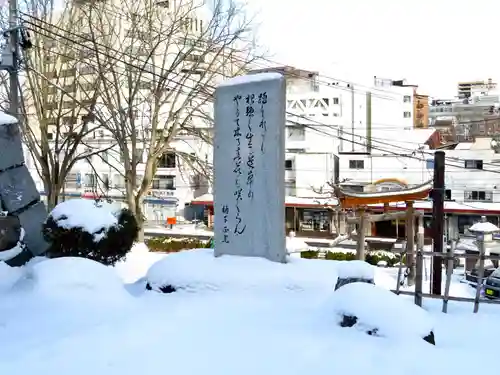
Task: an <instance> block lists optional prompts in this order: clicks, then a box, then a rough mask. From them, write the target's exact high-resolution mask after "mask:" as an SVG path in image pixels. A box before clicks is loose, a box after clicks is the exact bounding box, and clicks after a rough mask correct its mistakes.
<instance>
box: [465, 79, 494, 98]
mask: <svg viewBox="0 0 500 375" xmlns="http://www.w3.org/2000/svg"><path fill="white" fill-rule="evenodd" d="M496 90H497V84H496V83H495V82H493V80H492V79H491V78H488V80H487V81H468V82H459V83H458V84H457V97H458V98H459V99H468V98H470V97H473V96H477V95H479V96H484V95H490V92H491V91H496Z"/></svg>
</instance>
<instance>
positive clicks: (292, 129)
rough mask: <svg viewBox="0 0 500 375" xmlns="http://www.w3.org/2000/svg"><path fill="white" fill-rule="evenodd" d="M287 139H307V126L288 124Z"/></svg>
mask: <svg viewBox="0 0 500 375" xmlns="http://www.w3.org/2000/svg"><path fill="white" fill-rule="evenodd" d="M286 133H287V140H289V141H292V142H293V141H305V140H306V128H305V127H304V126H287V127H286Z"/></svg>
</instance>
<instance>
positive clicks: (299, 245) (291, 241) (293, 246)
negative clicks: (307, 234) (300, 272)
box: [286, 237, 309, 254]
mask: <svg viewBox="0 0 500 375" xmlns="http://www.w3.org/2000/svg"><path fill="white" fill-rule="evenodd" d="M308 249H309V245H308V244H307V243H305V242H304V241H302V240H301V239H300V238H297V237H286V251H287V252H288V253H289V254H290V253H300V252H302V251H307V250H308Z"/></svg>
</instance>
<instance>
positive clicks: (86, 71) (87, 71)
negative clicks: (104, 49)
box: [79, 65, 95, 74]
mask: <svg viewBox="0 0 500 375" xmlns="http://www.w3.org/2000/svg"><path fill="white" fill-rule="evenodd" d="M79 72H80V74H92V73H94V72H95V69H94V67H92V66H88V65H87V66H83V67H81V68H80V70H79Z"/></svg>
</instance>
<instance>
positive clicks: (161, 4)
mask: <svg viewBox="0 0 500 375" xmlns="http://www.w3.org/2000/svg"><path fill="white" fill-rule="evenodd" d="M156 5H158V6H159V7H162V8H165V9H168V8H170V1H169V0H161V1H157V2H156Z"/></svg>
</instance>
